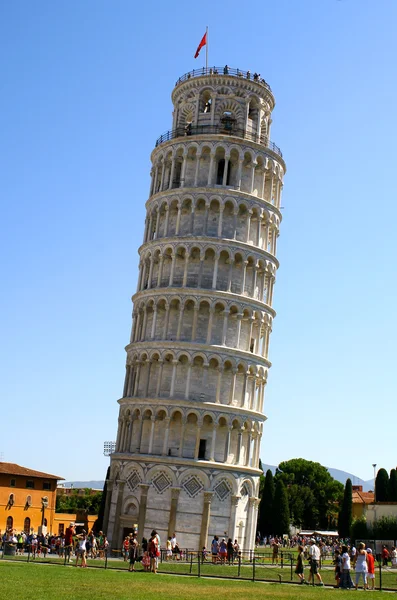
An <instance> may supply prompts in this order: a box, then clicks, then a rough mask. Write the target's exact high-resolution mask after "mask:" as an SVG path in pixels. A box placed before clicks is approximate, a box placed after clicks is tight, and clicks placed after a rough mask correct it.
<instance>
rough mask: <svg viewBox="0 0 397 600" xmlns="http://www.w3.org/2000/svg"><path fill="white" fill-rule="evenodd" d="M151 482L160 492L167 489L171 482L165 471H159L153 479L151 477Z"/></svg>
mask: <svg viewBox="0 0 397 600" xmlns="http://www.w3.org/2000/svg"><path fill="white" fill-rule="evenodd" d="M152 483H153V485H154V487H155V488H156V490H157V491H158V493H159V494H162V493H163V492H165V490H168V488H169V487H170V485H171V483H172V482H171V481H170V480H169V479H168V477H167V475H166V474H165V473H159V474H158V475H156V477H155V478H154V479H152Z"/></svg>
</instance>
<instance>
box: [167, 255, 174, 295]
mask: <svg viewBox="0 0 397 600" xmlns="http://www.w3.org/2000/svg"><path fill="white" fill-rule="evenodd" d="M175 260H176V254H175V252H173V253H172V255H171V269H170V278H169V282H168V285H169V287H172V284H173V283H174V270H175Z"/></svg>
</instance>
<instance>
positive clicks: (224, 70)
mask: <svg viewBox="0 0 397 600" xmlns="http://www.w3.org/2000/svg"><path fill="white" fill-rule="evenodd" d="M223 74H224V75H228V74H229V67H228V66H227V65H225V66H224V69H223Z"/></svg>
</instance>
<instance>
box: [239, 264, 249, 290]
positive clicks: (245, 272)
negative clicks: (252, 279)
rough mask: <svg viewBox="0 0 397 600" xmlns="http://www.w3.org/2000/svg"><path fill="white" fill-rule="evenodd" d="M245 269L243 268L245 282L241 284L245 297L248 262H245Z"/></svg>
mask: <svg viewBox="0 0 397 600" xmlns="http://www.w3.org/2000/svg"><path fill="white" fill-rule="evenodd" d="M243 264H244V268H243V280H242V282H241V292H240V293H241V294H242V295H243V296H244V295H245V279H246V277H247V265H248V260H245V261H244V263H243Z"/></svg>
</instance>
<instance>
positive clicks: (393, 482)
mask: <svg viewBox="0 0 397 600" xmlns="http://www.w3.org/2000/svg"><path fill="white" fill-rule="evenodd" d="M387 499H388V500H389V502H397V471H396V469H391V471H390V479H389V489H388V494H387Z"/></svg>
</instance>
